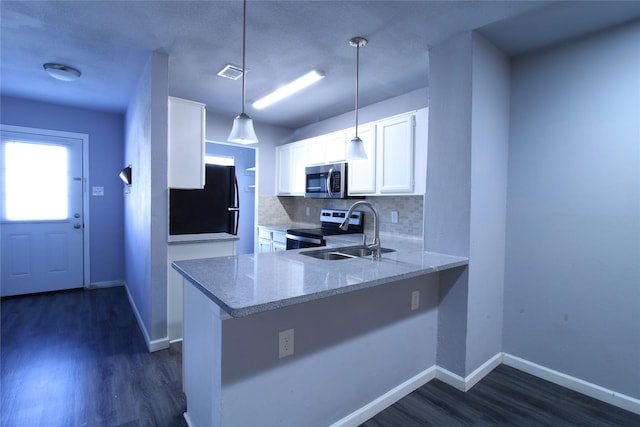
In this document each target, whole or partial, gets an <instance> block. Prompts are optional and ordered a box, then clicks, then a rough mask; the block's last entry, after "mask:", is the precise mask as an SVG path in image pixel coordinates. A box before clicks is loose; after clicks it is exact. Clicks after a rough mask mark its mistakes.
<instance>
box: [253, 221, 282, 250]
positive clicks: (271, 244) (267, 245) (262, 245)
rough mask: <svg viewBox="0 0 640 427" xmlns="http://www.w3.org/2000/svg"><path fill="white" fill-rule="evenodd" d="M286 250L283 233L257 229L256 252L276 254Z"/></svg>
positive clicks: (263, 228)
mask: <svg viewBox="0 0 640 427" xmlns="http://www.w3.org/2000/svg"><path fill="white" fill-rule="evenodd" d="M286 250H287V236H286V233H285V232H284V231H279V230H274V229H272V228H266V227H258V252H260V253H263V252H277V251H286Z"/></svg>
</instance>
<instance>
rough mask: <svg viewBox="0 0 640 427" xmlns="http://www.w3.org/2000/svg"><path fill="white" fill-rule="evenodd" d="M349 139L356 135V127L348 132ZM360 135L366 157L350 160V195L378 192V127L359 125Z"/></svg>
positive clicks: (348, 174)
mask: <svg viewBox="0 0 640 427" xmlns="http://www.w3.org/2000/svg"><path fill="white" fill-rule="evenodd" d="M348 135H349V140H351V139H352V138H353V137H354V136H355V129H353V130H351V131H350V132H348ZM358 136H359V137H360V139H362V143H363V145H364V151H365V153H366V154H367V158H366V159H358V160H350V161H349V170H348V172H347V178H348V180H349V182H348V184H347V190H348V192H349V195H350V196H354V195H366V194H375V192H376V157H377V152H376V145H377V143H376V127H375V125H365V126H358Z"/></svg>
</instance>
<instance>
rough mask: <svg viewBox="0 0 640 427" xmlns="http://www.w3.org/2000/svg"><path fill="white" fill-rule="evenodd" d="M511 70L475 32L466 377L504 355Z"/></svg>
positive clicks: (499, 55)
mask: <svg viewBox="0 0 640 427" xmlns="http://www.w3.org/2000/svg"><path fill="white" fill-rule="evenodd" d="M509 66H510V64H509V60H508V58H507V57H506V56H505V55H504V54H503V53H502V52H501V51H499V50H498V49H497V48H496V47H495V46H493V45H492V44H491V43H489V42H488V41H486V40H485V39H484V38H483V37H482V36H481V35H479V34H477V33H476V34H474V36H473V78H472V117H473V118H472V125H471V139H472V144H471V183H472V185H471V212H470V214H471V216H470V229H469V231H470V239H469V259H470V260H471V262H470V263H469V297H468V298H469V308H468V319H467V322H468V324H467V359H466V366H467V374H469V373H470V372H471V371H473V370H474V369H476V368H477V367H479V366H480V365H482V364H483V363H484V362H486V361H487V360H488V359H490V358H491V357H493V356H495V355H496V354H497V353H499V352H501V351H502V311H503V294H504V255H505V254H504V251H505V231H506V205H507V157H508V145H509V95H510V91H509V83H510V79H509V73H510V68H509Z"/></svg>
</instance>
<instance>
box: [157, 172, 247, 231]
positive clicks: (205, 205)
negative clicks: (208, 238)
mask: <svg viewBox="0 0 640 427" xmlns="http://www.w3.org/2000/svg"><path fill="white" fill-rule="evenodd" d="M239 220H240V201H239V199H238V181H237V180H236V173H235V167H234V166H219V165H206V166H205V184H204V188H203V189H201V190H200V189H198V190H181V189H175V188H171V189H169V234H170V235H178V234H202V233H229V234H234V235H237V234H238V222H239Z"/></svg>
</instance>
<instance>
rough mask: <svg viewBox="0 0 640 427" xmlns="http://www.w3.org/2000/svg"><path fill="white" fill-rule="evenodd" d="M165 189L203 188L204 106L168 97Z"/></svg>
mask: <svg viewBox="0 0 640 427" xmlns="http://www.w3.org/2000/svg"><path fill="white" fill-rule="evenodd" d="M168 104H169V106H168V108H169V125H168V140H169V141H168V153H167V156H168V165H167V173H168V186H169V187H170V188H183V189H195V188H204V151H205V145H204V138H205V123H206V112H205V105H204V104H201V103H199V102H193V101H188V100H186V99H180V98H174V97H169V101H168Z"/></svg>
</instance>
